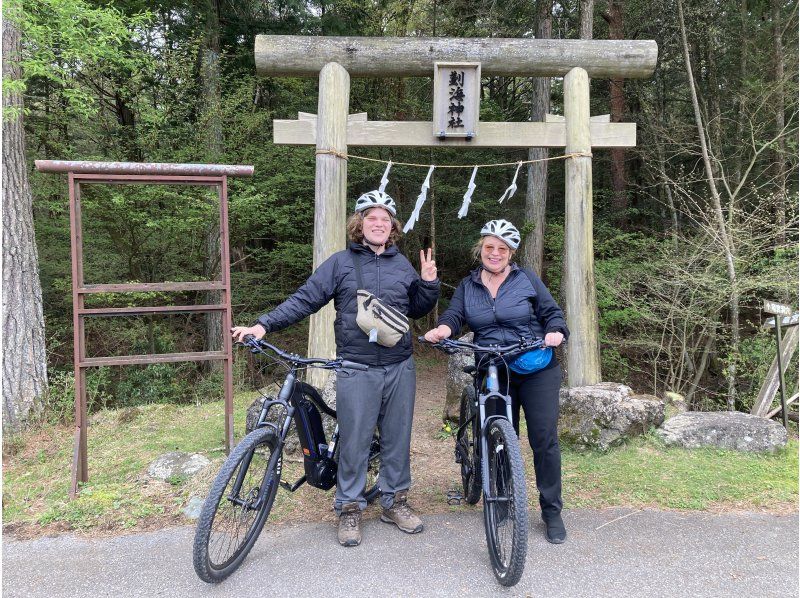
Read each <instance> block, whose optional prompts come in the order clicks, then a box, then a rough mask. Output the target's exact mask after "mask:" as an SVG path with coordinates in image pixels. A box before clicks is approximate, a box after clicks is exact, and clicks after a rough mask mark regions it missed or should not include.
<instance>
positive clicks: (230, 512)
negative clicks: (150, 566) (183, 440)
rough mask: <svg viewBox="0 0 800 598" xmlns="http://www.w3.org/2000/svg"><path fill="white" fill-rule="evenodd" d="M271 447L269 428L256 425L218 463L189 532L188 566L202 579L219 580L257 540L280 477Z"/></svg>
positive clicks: (273, 439)
mask: <svg viewBox="0 0 800 598" xmlns="http://www.w3.org/2000/svg"><path fill="white" fill-rule="evenodd" d="M277 450H278V439H277V437H276V435H275V432H274V431H273V430H272V429H271V428H259V429H257V430H253V431H252V432H251V433H250V434H248V435H247V436H245V437H244V438H243V439H242V441H241V442H240V443H239V444H238V445H237V446H236V448H235V449H234V450H233V452H232V453H231V454H230V456H229V457H228V459H227V460H226V461H225V463H224V464H223V465H222V469H220V472H219V473H218V474H217V477H216V479H215V480H214V483H213V484H212V485H211V490H210V491H209V493H208V497H207V498H206V501H205V503H204V504H203V510H202V511H201V513H200V518H199V520H198V522H197V531H196V532H195V537H194V551H193V552H194V555H193V560H194V570H195V571H196V572H197V575H198V576H199V577H200V579H202V580H203V581H205V582H208V583H219V582H221V581H222V580H223V579H225V578H226V577H228V576H229V575H230V574H231V573H233V572H234V571H236V569H237V568H238V567H239V565H241V564H242V561H243V560H244V558H245V557H246V556H247V553H249V552H250V549H251V548H252V547H253V545H254V544H255V542H256V539H258V535H259V534H260V533H261V529H262V528H263V527H264V523H266V521H267V517H268V516H269V512H270V510H271V509H272V504H273V502H274V501H275V494H276V492H277V490H278V483H279V482H280V476H281V456H280V455H277V456H276V457H275V458H273V455H275V453H276V451H277ZM262 488H264V491H263V492H262Z"/></svg>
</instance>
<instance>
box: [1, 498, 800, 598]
mask: <svg viewBox="0 0 800 598" xmlns="http://www.w3.org/2000/svg"><path fill="white" fill-rule="evenodd" d="M532 515H533V513H532ZM425 521H426V526H427V527H426V530H425V531H424V532H423V533H422V534H418V535H415V536H407V535H405V534H403V533H402V532H400V531H399V530H397V529H396V528H394V527H391V526H389V525H387V524H385V523H381V522H380V521H378V520H376V519H372V520H369V521H367V522H366V524H365V529H364V543H363V544H362V545H361V546H359V547H357V548H348V549H344V548H341V547H339V546H338V544H336V541H335V528H334V527H333V525H331V524H326V523H324V524H298V525H281V526H275V525H273V526H270V525H269V524H267V528H266V529H265V531H264V533H263V534H262V536H261V538H260V539H259V541H258V543H257V544H256V546H255V548H254V549H253V552H252V553H251V554H250V556H249V557H248V559H247V560H246V561H245V563H244V564H243V566H242V567H241V569H240V570H239V571H238V572H236V573H235V574H234V575H233V576H232V577H230V578H229V579H228V580H226V581H225V582H223V583H222V584H220V585H218V586H209V585H206V584H204V583H203V582H201V581H200V580H199V579H198V578H197V577H196V575H195V573H194V570H193V568H192V563H191V543H192V537H193V533H194V530H193V529H192V528H174V529H168V530H162V531H158V532H153V533H147V534H138V535H131V536H122V537H117V538H112V539H97V540H87V539H79V538H76V537H74V536H61V537H57V538H42V539H39V540H32V541H16V540H9V539H6V540H5V541H4V542H3V572H2V573H3V596H6V597H8V598H11V597H14V596H25V597H36V596H42V597H47V598H52V597H56V596H75V597H79V596H87V597H89V596H91V597H99V596H114V597H116V596H169V597H173V596H176V597H178V596H192V597H195V596H199V597H203V596H238V597H241V596H253V597H259V596H298V597H305V596H308V597H314V598H316V597H318V596H326V597H335V596H352V597H358V596H364V597H369V598H376V597H383V596H425V597H428V596H469V597H472V596H503V595H505V596H537V597H539V596H541V597H557V596H569V597H570V598H577V597H582V596H587V597H589V596H591V597H595V596H614V597H615V598H622V597H626V596H631V597H637V598H641V597H648V598H649V597H656V596H665V597H666V596H669V597H670V598H672V597H682V596H686V597H692V598H698V597H705V596H726V597H727V596H758V597H759V598H764V597H767V596H780V597H790V596H798V518H797V515H792V516H783V517H779V516H774V515H766V514H757V513H744V514H741V513H740V514H727V515H714V514H709V513H676V512H659V511H634V510H630V509H610V510H602V511H590V510H571V511H569V512H565V521H566V523H567V527H568V530H569V534H570V535H569V539H568V541H567V543H566V544H563V545H561V546H552V545H550V544H548V543H547V542H545V540H544V537H543V527H542V524H541V522H539V521H538V519H536V520H533V521H535V523H534V525H533V529H532V530H531V538H530V542H529V548H528V561H527V565H526V567H525V574H524V576H523V578H522V580H521V581H520V583H519V584H518V585H517V586H516V587H514V588H510V589H505V588H502V587H501V586H499V585H498V584H497V583H496V582H495V580H494V577H493V575H492V573H491V570H490V568H489V564H488V556H487V553H486V545H485V540H484V535H483V524H482V517H481V514H480V512H477V511H471V512H457V513H453V514H449V515H438V516H428V517H427V518H426V520H425Z"/></svg>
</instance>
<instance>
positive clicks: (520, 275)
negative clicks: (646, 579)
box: [425, 220, 569, 544]
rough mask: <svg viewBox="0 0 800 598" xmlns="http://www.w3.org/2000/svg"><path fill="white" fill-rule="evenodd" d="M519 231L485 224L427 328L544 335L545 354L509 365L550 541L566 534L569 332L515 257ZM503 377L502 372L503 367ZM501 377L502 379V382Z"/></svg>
mask: <svg viewBox="0 0 800 598" xmlns="http://www.w3.org/2000/svg"><path fill="white" fill-rule="evenodd" d="M519 242H520V235H519V231H518V230H517V229H516V228H515V227H514V225H512V224H511V223H510V222H508V221H506V220H492V221H491V222H488V223H486V225H485V226H484V227H483V229H482V230H481V239H480V241H479V242H478V244H477V245H476V247H475V252H476V257H480V261H481V265H480V266H479V267H478V268H476V269H475V270H473V271H472V272H471V273H470V274H469V276H467V277H466V278H464V279H463V280H462V281H461V284H460V285H459V286H458V288H457V289H456V292H455V294H454V295H453V299H452V301H451V303H450V307H449V308H448V309H447V310H446V311H445V312H444V313H443V314H442V315H441V317H440V318H439V321H438V326H437V327H436V328H434V329H433V330H429V331H428V332H427V333H426V334H425V338H426V340H428V341H430V342H438V341H440V340H441V339H444V338H448V337H450V336H452V335H453V334H458V332H459V331H460V330H461V328H462V326H463V325H464V324H468V325H469V327H470V329H471V330H472V331H473V332H474V334H475V338H474V342H475V343H477V344H479V345H508V344H511V343H513V342H515V341H518V340H520V339H528V340H530V339H536V338H544V343H545V346H546V347H547V349H546V350H545V351H546V352H544V353H542V352H541V350H537V351H538V353H536V354H534V353H533V352H532V353H531V354H530V355H527V354H526V355H522V356H520V357H519V358H518V359H517V360H515V361H514V362H512V363H511V364H509V369H510V371H509V374H510V380H509V382H510V384H509V390H510V394H511V399H512V412H513V415H514V422H513V423H514V429H515V430H516V431H517V434H519V410H520V407H522V410H523V411H524V412H525V421H526V423H527V426H528V440H529V441H530V445H531V448H532V449H533V464H534V469H535V471H536V485H537V487H538V489H539V504H540V505H541V508H542V519H543V520H544V522H545V527H546V537H547V540H548V541H549V542H551V543H553V544H561V543H562V542H564V540H565V539H566V535H567V533H566V530H565V528H564V522H563V520H562V519H561V507H562V501H561V449H560V448H559V445H558V392H559V388H560V386H561V367H560V365H559V363H558V360H557V359H556V356H555V355H554V354H553V350H552V347H557V346H559V345H560V344H561V343H562V342H563V341H564V339H565V338H567V337H568V336H569V330H568V329H567V324H566V322H565V321H564V314H563V312H562V311H561V308H560V307H559V306H558V304H557V303H556V302H555V301H554V300H553V297H552V295H551V294H550V291H548V290H547V287H545V286H544V283H542V281H541V280H540V279H539V277H538V276H536V274H534V273H533V272H532V271H530V270H525V269H523V268H520V267H519V266H517V265H516V264H514V263H512V262H511V260H512V258H513V257H514V252H515V251H516V249H517V248H518V247H519ZM500 374H501V376H505V371H501V372H500ZM503 383H504V382H503Z"/></svg>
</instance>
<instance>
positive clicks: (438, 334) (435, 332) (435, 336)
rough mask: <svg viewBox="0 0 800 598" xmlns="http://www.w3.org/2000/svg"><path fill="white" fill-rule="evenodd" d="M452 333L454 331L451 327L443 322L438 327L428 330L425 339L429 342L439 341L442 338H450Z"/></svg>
mask: <svg viewBox="0 0 800 598" xmlns="http://www.w3.org/2000/svg"><path fill="white" fill-rule="evenodd" d="M451 334H453V331H452V330H450V327H449V326H445V325H444V324H442V325H441V326H439V327H437V328H434V329H432V330H428V332H426V333H425V340H426V341H428V342H429V343H438V342H439V341H440V340H442V339H445V338H450V335H451Z"/></svg>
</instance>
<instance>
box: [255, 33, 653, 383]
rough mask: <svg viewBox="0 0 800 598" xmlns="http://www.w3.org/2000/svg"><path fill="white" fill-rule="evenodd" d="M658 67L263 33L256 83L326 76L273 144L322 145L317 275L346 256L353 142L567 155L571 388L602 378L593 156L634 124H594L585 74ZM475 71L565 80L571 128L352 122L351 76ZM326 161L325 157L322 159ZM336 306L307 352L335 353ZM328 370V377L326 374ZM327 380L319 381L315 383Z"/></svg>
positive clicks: (629, 59)
mask: <svg viewBox="0 0 800 598" xmlns="http://www.w3.org/2000/svg"><path fill="white" fill-rule="evenodd" d="M657 58H658V46H657V44H656V42H655V41H650V40H647V41H630V40H545V39H507V38H486V39H476V38H470V39H463V38H412V37H404V38H399V37H377V38H373V37H304V36H292V35H259V36H257V37H256V43H255V61H256V69H257V71H258V73H259V74H260V75H269V76H284V77H316V76H318V77H319V100H318V108H317V116H316V117H315V116H314V115H308V114H300V115H298V120H276V121H274V142H275V143H276V144H289V145H316V148H317V156H316V182H315V191H314V198H315V199H314V201H315V216H314V263H313V265H314V268H316V267H317V266H319V264H321V263H322V262H323V261H324V260H325V259H326V258H328V257H329V256H330V255H331V254H333V253H335V252H337V251H341V250H342V249H344V248H345V246H346V244H345V240H346V239H345V221H346V214H347V197H346V190H347V161H346V160H345V159H343V158H342V157H341V156H340V155H336V154H346V153H347V147H348V146H349V145H360V146H417V147H448V146H464V147H559V148H565V151H566V153H568V154H582V155H578V156H573V157H570V158H569V159H567V160H566V176H565V180H566V195H565V204H566V207H565V281H564V287H565V295H566V305H565V312H566V317H567V324H568V326H569V328H570V330H571V331H572V332H573V336H572V337H571V338H570V349H569V351H568V357H567V372H568V376H569V384H570V386H584V385H588V384H595V383H597V382H600V381H601V375H600V347H599V326H598V321H597V300H596V296H595V283H594V257H593V231H592V226H593V216H592V158H591V151H592V149H593V148H610V147H634V146H635V145H636V124H635V123H610V122H605V120H606V119H597V120H596V119H591V118H590V116H589V77H595V78H645V77H649V76H650V75H652V73H653V71H654V69H655V66H656V60H657ZM453 62H458V63H479V64H480V72H481V74H484V75H502V76H517V77H560V76H563V77H564V119H563V121H561V120H560V119H553V121H554V122H553V121H551V119H548V122H493V123H492V122H481V123H480V132H479V134H478V135H476V136H474V137H472V138H471V139H452V138H445V139H443V138H441V137H439V136H437V135H435V134H434V132H433V123H429V122H408V121H407V122H388V121H386V122H376V121H369V120H367V119H366V115H364V114H358V115H349V100H350V76H351V75H352V76H354V77H383V78H387V77H425V76H429V77H430V76H433V75H434V67H435V64H436V63H453ZM321 152H329V153H321ZM333 319H334V313H333V306H332V305H331V304H329V305H327V306H326V307H325V308H324V309H323V310H321V311H320V312H318V313H317V314H315V315H314V316H312V318H311V325H310V329H309V342H308V352H309V354H310V355H314V356H320V357H325V356H333V355H334V353H335V342H334V338H333ZM318 373H320V374H321V373H322V372H318ZM323 380H324V379H323V378H322V377H319V378H313V379H312V382H313V383H315V384H319V383H321V382H322V381H323Z"/></svg>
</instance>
